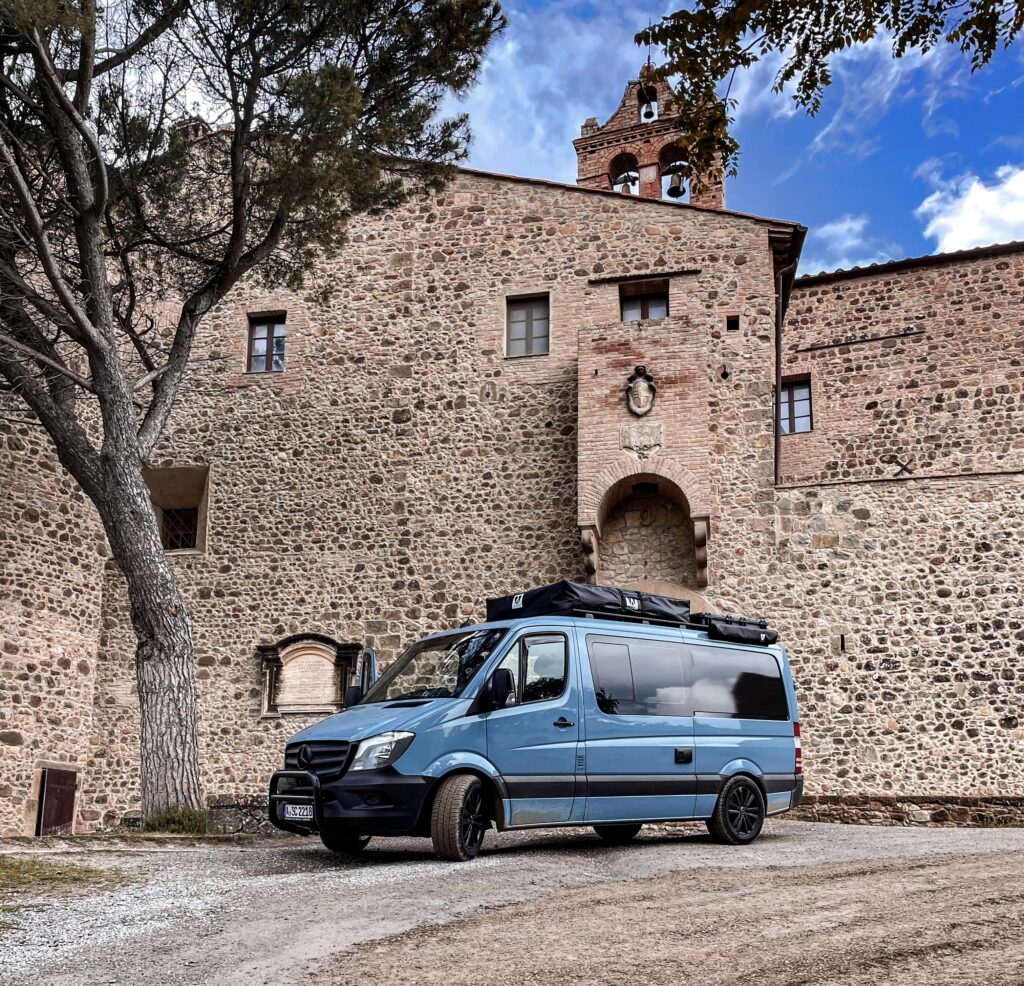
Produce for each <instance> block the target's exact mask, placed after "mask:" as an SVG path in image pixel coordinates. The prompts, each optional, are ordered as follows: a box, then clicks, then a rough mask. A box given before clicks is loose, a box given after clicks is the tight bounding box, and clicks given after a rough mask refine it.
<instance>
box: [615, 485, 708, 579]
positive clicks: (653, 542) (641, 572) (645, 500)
mask: <svg viewBox="0 0 1024 986" xmlns="http://www.w3.org/2000/svg"><path fill="white" fill-rule="evenodd" d="M601 578H602V579H603V580H604V581H606V582H608V583H609V584H611V585H631V584H634V583H637V582H642V581H654V580H657V581H661V582H674V583H675V584H677V585H682V586H689V587H690V588H693V589H696V588H697V567H696V564H695V562H694V558H693V529H692V527H691V525H690V518H689V517H688V516H687V512H686V509H685V507H684V506H682V505H680V504H679V503H677V502H675V501H674V500H671V499H669V498H668V497H667V496H664V495H662V493H661V491H660V490H659V489H658V486H657V484H656V483H645V482H639V483H634V484H633V486H632V489H631V490H630V492H629V493H628V494H626V496H624V497H623V498H622V499H621V500H620V501H619V502H618V504H616V505H615V506H614V507H613V508H612V509H611V511H610V512H609V513H608V516H607V518H606V519H605V521H604V523H603V524H602V525H601Z"/></svg>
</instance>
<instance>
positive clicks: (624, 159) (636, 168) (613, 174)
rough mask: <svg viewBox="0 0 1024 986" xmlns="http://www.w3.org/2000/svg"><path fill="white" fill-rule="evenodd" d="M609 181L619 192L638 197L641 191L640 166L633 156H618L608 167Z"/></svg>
mask: <svg viewBox="0 0 1024 986" xmlns="http://www.w3.org/2000/svg"><path fill="white" fill-rule="evenodd" d="M608 181H609V182H610V183H611V186H612V188H614V189H615V191H617V192H625V193H626V194H627V195H636V194H637V193H638V192H639V191H640V165H639V164H637V160H636V157H635V156H634V155H632V154H616V155H615V157H613V158H612V163H611V164H610V165H609V166H608Z"/></svg>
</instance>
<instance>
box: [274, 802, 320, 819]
mask: <svg viewBox="0 0 1024 986" xmlns="http://www.w3.org/2000/svg"><path fill="white" fill-rule="evenodd" d="M281 814H282V816H283V817H285V818H288V819H291V820H293V821H296V822H311V821H313V806H312V805H282V806H281Z"/></svg>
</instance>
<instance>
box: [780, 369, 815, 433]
mask: <svg viewBox="0 0 1024 986" xmlns="http://www.w3.org/2000/svg"><path fill="white" fill-rule="evenodd" d="M802 386H806V387H807V414H797V413H796V398H795V397H794V388H796V387H802ZM802 399H803V398H801V400H802ZM779 401H780V411H779V412H778V413H777V414H776V415H773V417H774V418H775V425H776V427H778V428H779V431H780V432H781V434H782V435H783V436H787V435H807V434H810V432H812V431H814V390H813V387H812V386H811V376H810V374H809V373H808V374H805V375H803V376H798V377H787V378H786V379H784V380H783V381H782V391H781V393H780V395H779ZM805 420H806V422H807V427H806V428H799V429H798V428H797V427H796V422H797V421H805Z"/></svg>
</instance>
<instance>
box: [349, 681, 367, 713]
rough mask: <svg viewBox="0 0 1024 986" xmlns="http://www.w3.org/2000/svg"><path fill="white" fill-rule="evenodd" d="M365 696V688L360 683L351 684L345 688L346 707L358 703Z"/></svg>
mask: <svg viewBox="0 0 1024 986" xmlns="http://www.w3.org/2000/svg"><path fill="white" fill-rule="evenodd" d="M362 697H363V689H362V687H361V686H359V685H349V686H348V688H346V689H345V708H346V709H350V708H351V707H352V706H353V705H358V704H359V702H360V701H361V700H362Z"/></svg>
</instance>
